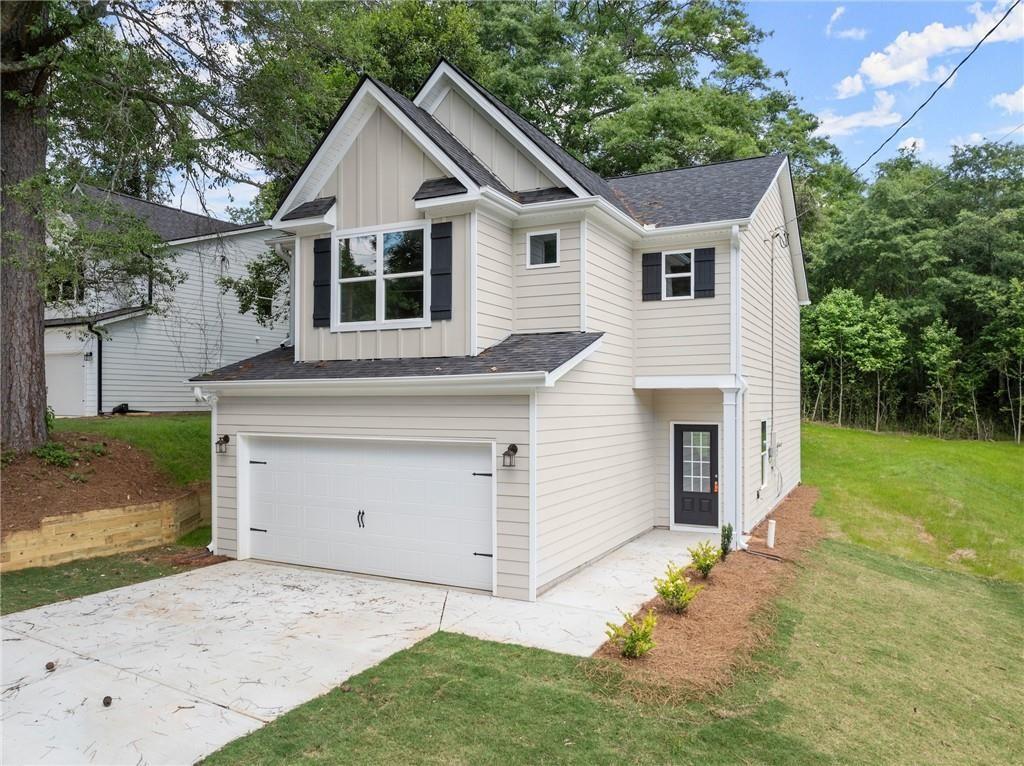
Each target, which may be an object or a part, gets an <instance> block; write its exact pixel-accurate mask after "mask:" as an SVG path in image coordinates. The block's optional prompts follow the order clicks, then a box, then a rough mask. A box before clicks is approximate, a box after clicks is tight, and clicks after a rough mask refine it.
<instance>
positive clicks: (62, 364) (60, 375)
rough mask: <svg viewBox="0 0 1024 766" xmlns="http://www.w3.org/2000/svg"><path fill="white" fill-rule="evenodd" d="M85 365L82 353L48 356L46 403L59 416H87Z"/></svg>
mask: <svg viewBox="0 0 1024 766" xmlns="http://www.w3.org/2000/svg"><path fill="white" fill-rule="evenodd" d="M83 364H84V361H83V357H82V354H81V353H80V352H74V353H57V354H47V355H46V403H47V404H48V405H49V406H51V407H53V411H54V412H55V413H56V414H57V415H61V416H65V415H68V416H71V417H81V416H82V415H84V414H86V412H85V373H84V372H83V370H82V365H83ZM92 414H96V413H92Z"/></svg>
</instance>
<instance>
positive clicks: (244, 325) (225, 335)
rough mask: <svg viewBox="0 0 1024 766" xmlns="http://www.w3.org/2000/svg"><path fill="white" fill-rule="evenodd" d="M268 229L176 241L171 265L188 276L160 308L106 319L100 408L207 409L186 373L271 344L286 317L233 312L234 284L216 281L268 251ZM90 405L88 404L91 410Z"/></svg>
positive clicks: (242, 269) (241, 271) (219, 364)
mask: <svg viewBox="0 0 1024 766" xmlns="http://www.w3.org/2000/svg"><path fill="white" fill-rule="evenodd" d="M268 236H270V232H268V231H266V230H259V231H255V232H251V233H243V234H235V235H233V236H226V237H219V238H216V239H210V240H205V241H202V242H195V243H191V244H187V245H181V246H178V247H175V248H174V251H175V256H174V267H175V268H177V269H180V270H181V271H182V272H183V273H184V274H185V277H186V278H185V281H184V282H182V283H181V284H179V285H177V286H176V287H175V288H174V292H173V295H171V296H170V301H169V303H168V304H167V306H166V310H165V311H163V312H162V313H160V314H152V315H148V316H143V317H136V318H133V319H125V320H122V321H119V322H112V323H110V324H107V325H106V326H105V327H104V329H105V330H106V332H107V335H106V337H104V339H103V350H102V354H103V386H102V388H103V409H104V411H105V412H109V411H110V410H111V409H112V408H113V407H115V406H116V405H118V404H121V403H127V404H128V405H129V406H130V407H131V408H132V409H140V410H151V411H153V412H167V411H177V410H205V409H206V405H205V404H197V403H196V401H195V398H194V396H193V395H192V388H191V386H189V385H187V384H186V383H185V382H184V381H186V380H188V379H189V378H191V377H194V376H195V375H199V374H200V373H202V372H205V371H207V370H213V369H216V368H218V367H223V366H224V365H226V364H231V363H232V362H237V361H239V360H241V359H246V358H248V357H250V356H255V355H256V354H261V353H263V352H264V351H270V350H272V349H274V348H277V346H278V345H279V344H280V343H281V342H282V341H283V340H284V339H285V337H286V336H287V334H288V327H287V322H285V323H283V324H278V325H277V326H275V327H274V328H272V329H271V328H266V327H261V326H260V325H259V324H258V323H257V322H256V320H255V318H253V316H252V315H251V314H240V313H239V311H238V301H237V299H236V298H235V294H234V293H233V292H232V291H230V290H229V291H228V292H226V293H225V292H224V291H223V290H221V288H220V286H219V285H218V284H217V279H218V278H219V277H221V276H232V277H240V276H244V275H245V273H246V270H245V267H246V264H247V263H249V262H250V261H252V260H253V259H254V258H256V257H258V256H259V255H261V254H262V253H264V252H266V251H267V245H266V243H265V242H264V240H266V239H267V237H268ZM158 300H159V296H158ZM93 402H95V394H93ZM95 411H96V410H95V404H93V409H92V411H91V412H90V413H89V414H95Z"/></svg>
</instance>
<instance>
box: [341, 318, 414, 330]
mask: <svg viewBox="0 0 1024 766" xmlns="http://www.w3.org/2000/svg"><path fill="white" fill-rule="evenodd" d="M430 324H431V322H430V320H429V319H392V320H390V321H384V322H345V323H343V324H332V325H331V332H364V331H366V330H414V329H417V328H424V327H430Z"/></svg>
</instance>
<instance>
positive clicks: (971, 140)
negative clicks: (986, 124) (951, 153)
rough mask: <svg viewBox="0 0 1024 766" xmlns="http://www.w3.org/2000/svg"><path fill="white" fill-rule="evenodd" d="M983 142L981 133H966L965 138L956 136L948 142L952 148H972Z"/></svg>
mask: <svg viewBox="0 0 1024 766" xmlns="http://www.w3.org/2000/svg"><path fill="white" fill-rule="evenodd" d="M984 141H985V136H984V135H983V134H981V133H978V132H976V131H975V132H974V133H968V134H967V135H966V136H956V137H954V138H951V139H950V140H949V143H950V145H952V146H973V145H974V144H980V143H983V142H984Z"/></svg>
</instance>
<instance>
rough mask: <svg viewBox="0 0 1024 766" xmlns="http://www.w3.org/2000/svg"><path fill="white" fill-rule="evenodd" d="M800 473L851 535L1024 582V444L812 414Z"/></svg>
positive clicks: (946, 565) (948, 565)
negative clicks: (823, 420)
mask: <svg viewBox="0 0 1024 766" xmlns="http://www.w3.org/2000/svg"><path fill="white" fill-rule="evenodd" d="M802 444H803V468H804V470H803V479H804V482H805V483H807V484H811V485H814V486H817V487H820V488H821V502H820V503H819V504H818V510H819V512H820V513H821V514H822V515H823V516H825V517H827V518H829V519H831V520H833V521H834V522H835V523H836V525H837V526H838V528H839V530H840V531H841V532H842V533H843V535H845V537H846V538H847V539H849V540H851V541H852V542H855V543H861V544H863V545H867V546H870V547H872V548H875V549H876V550H882V551H885V552H887V553H892V554H894V555H897V556H902V557H903V558H907V559H910V560H912V561H919V562H922V563H925V564H931V565H932V566H935V567H939V568H942V569H950V570H952V571H959V572H973V573H975V574H980V575H985V576H987V577H998V578H1001V579H1004V580H1011V581H1013V582H1024V449H1022V448H1021V447H1018V446H1016V445H1014V444H1012V443H1009V442H996V443H985V442H981V443H979V442H972V441H944V440H942V439H932V438H929V437H924V436H905V435H893V434H875V433H872V432H870V431H854V430H850V429H846V428H835V427H832V426H823V425H818V424H810V423H805V424H804V429H803V442H802Z"/></svg>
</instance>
